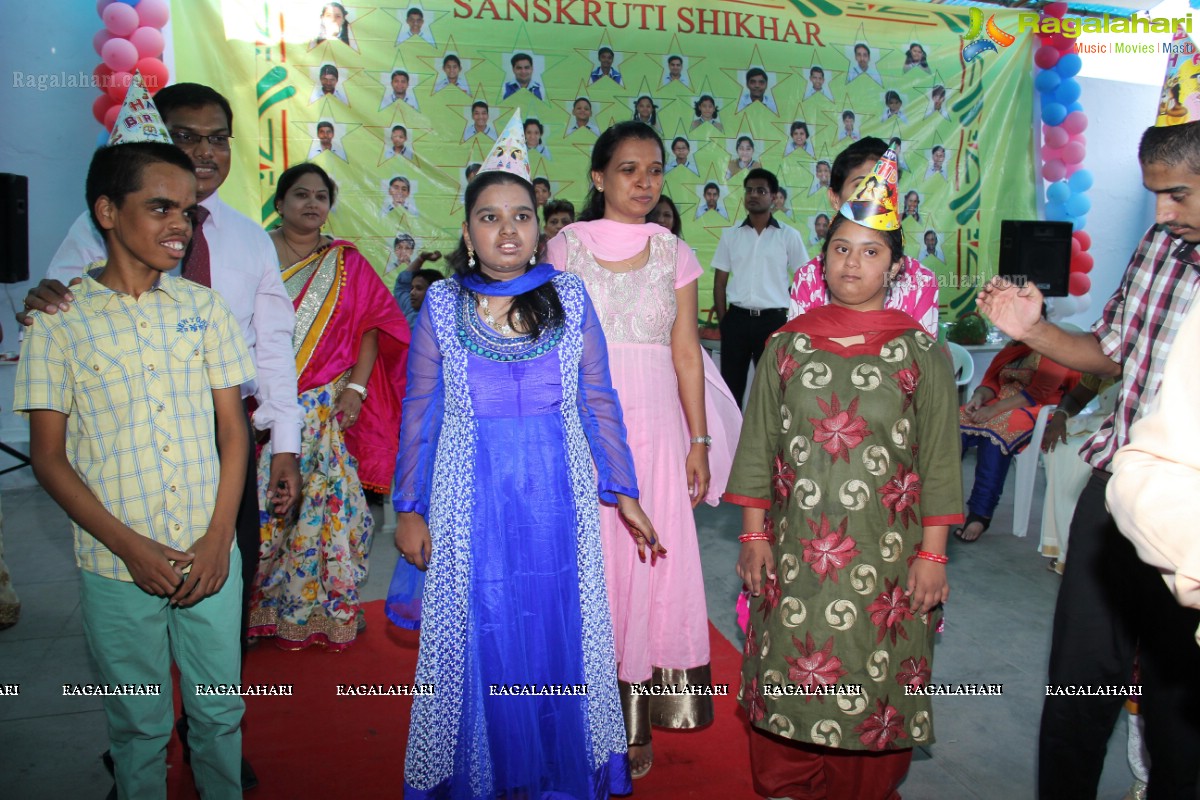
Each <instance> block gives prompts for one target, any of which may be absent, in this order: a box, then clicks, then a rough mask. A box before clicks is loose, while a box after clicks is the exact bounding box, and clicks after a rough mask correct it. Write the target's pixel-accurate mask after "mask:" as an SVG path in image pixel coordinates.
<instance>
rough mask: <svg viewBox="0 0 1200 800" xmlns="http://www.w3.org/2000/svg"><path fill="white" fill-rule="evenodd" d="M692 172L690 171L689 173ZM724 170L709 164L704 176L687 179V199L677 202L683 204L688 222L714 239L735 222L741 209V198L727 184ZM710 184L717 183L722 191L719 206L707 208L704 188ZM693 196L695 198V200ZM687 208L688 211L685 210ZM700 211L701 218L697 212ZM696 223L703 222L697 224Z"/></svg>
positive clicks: (718, 201) (681, 211)
mask: <svg viewBox="0 0 1200 800" xmlns="http://www.w3.org/2000/svg"><path fill="white" fill-rule="evenodd" d="M689 174H690V173H689ZM724 174H725V173H724V171H723V170H721V169H720V168H718V167H717V166H716V165H711V166H709V167H708V168H707V169H706V170H705V171H704V177H703V178H697V179H695V180H691V181H686V182H685V183H684V188H685V189H686V190H688V195H686V197H687V200H686V201H685V202H684V203H683V204H680V203H678V202H677V203H676V204H677V205H681V206H683V208H681V210H680V214H681V215H683V218H684V219H685V220H687V221H688V222H691V223H692V225H693V226H694V227H699V228H702V229H703V230H704V234H705V235H706V236H709V237H711V238H712V239H713V240H714V241H717V240H719V239H720V238H721V231H723V230H725V229H726V228H728V227H729V226H730V225H732V224H733V220H735V219H737V218H738V213H739V212H740V210H741V202H742V201H741V198H740V197H737V196H736V195H735V193H734V192H733V190H732V189H731V188H730V187H729V186H727V185H726V184H725V182H724V180H723V179H722V178H723V176H724ZM710 184H716V186H717V188H718V190H719V191H720V195H719V198H718V200H717V208H716V209H715V210H713V209H707V208H706V206H707V203H706V201H705V199H704V190H705V188H706V187H708V186H709V185H710ZM692 198H695V199H694V200H693V199H692ZM685 208H686V211H685V210H684V209H685ZM721 209H724V210H725V214H724V215H722V214H721ZM697 212H700V216H699V218H697V216H696V214H697ZM696 223H701V224H700V225H698V226H696Z"/></svg>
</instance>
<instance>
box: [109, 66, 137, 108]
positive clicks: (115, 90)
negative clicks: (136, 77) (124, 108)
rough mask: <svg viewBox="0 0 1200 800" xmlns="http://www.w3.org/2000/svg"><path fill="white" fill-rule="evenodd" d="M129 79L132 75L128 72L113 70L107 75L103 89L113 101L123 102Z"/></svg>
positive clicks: (127, 92)
mask: <svg viewBox="0 0 1200 800" xmlns="http://www.w3.org/2000/svg"><path fill="white" fill-rule="evenodd" d="M131 80H133V75H132V74H130V73H128V72H114V73H113V74H112V75H110V76H109V77H108V80H107V81H106V85H105V88H104V91H105V93H106V94H107V95H108V96H109V98H110V99H111V100H112V101H113V102H114V103H123V102H125V95H127V94H129V82H130V81H131Z"/></svg>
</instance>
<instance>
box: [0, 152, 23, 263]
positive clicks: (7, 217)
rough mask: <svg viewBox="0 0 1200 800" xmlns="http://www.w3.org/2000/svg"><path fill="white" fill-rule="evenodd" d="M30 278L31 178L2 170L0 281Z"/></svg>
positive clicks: (0, 174)
mask: <svg viewBox="0 0 1200 800" xmlns="http://www.w3.org/2000/svg"><path fill="white" fill-rule="evenodd" d="M27 280H29V178H27V177H25V176H24V175H11V174H9V173H7V172H0V283H21V282H23V281H27Z"/></svg>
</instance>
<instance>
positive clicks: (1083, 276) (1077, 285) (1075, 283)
mask: <svg viewBox="0 0 1200 800" xmlns="http://www.w3.org/2000/svg"><path fill="white" fill-rule="evenodd" d="M1091 289H1092V279H1091V278H1089V277H1088V276H1087V273H1084V272H1072V273H1071V275H1070V277H1069V278H1067V291H1068V292H1070V293H1071V294H1073V295H1081V294H1087V293H1088V292H1089V291H1091Z"/></svg>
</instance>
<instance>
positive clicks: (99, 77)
mask: <svg viewBox="0 0 1200 800" xmlns="http://www.w3.org/2000/svg"><path fill="white" fill-rule="evenodd" d="M112 74H113V71H112V67H110V66H109V65H108V64H105V63H103V62H101V63H99V64H97V65H96V68H95V69H94V70H92V78H93V79H94V80H95V81H96V82H95V83H94V84H93V85H94V86H95V87H96V88H97V89H99V90H100V91H102V92H103V91H104V87H105V86H106V85H107V84H106V81H107V80H108V76H109V75H112Z"/></svg>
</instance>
